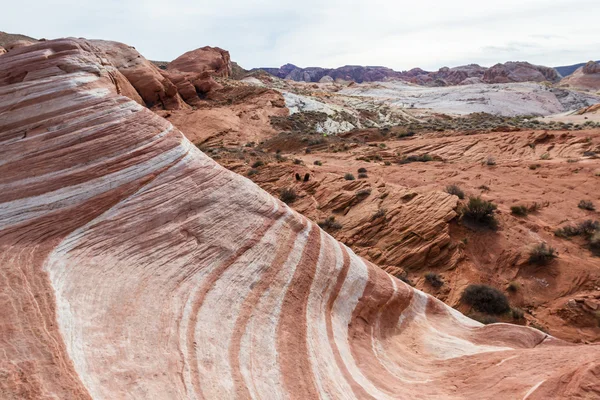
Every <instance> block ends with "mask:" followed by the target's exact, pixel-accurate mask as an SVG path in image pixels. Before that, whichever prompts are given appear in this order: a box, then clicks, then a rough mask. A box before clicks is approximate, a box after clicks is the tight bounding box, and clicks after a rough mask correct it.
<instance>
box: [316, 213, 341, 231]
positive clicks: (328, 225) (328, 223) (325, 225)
mask: <svg viewBox="0 0 600 400" xmlns="http://www.w3.org/2000/svg"><path fill="white" fill-rule="evenodd" d="M318 225H319V227H321V229H324V230H326V231H333V230H337V229H341V228H342V224H340V223H339V222H335V217H334V216H333V215H332V216H330V217H328V218H327V219H325V220H323V221H321V222H319V223H318Z"/></svg>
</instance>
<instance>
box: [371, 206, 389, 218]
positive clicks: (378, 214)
mask: <svg viewBox="0 0 600 400" xmlns="http://www.w3.org/2000/svg"><path fill="white" fill-rule="evenodd" d="M386 212H387V210H386V209H385V208H380V209H379V210H377V211H376V212H375V214H373V218H372V219H377V218H381V217H385V213H386Z"/></svg>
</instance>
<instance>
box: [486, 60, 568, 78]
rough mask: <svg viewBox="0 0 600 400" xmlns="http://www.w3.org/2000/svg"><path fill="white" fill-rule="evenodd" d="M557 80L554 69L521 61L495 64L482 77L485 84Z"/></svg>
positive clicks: (557, 76) (556, 73) (558, 76)
mask: <svg viewBox="0 0 600 400" xmlns="http://www.w3.org/2000/svg"><path fill="white" fill-rule="evenodd" d="M558 80H560V75H559V74H558V72H556V70H555V69H554V68H549V67H544V66H541V65H533V64H530V63H528V62H522V61H516V62H515V61H509V62H507V63H504V64H496V65H494V66H493V67H491V68H489V69H487V70H486V71H485V73H484V75H483V81H484V82H485V83H509V82H543V81H549V82H557V81H558Z"/></svg>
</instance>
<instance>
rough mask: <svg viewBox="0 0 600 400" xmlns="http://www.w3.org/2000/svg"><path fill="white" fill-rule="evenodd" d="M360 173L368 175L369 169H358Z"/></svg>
mask: <svg viewBox="0 0 600 400" xmlns="http://www.w3.org/2000/svg"><path fill="white" fill-rule="evenodd" d="M358 173H359V174H366V173H367V169H366V168H362V167H361V168H359V169H358Z"/></svg>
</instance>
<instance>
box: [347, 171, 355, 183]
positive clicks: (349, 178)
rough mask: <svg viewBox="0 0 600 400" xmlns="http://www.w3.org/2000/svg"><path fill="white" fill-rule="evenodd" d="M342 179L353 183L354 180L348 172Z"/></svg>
mask: <svg viewBox="0 0 600 400" xmlns="http://www.w3.org/2000/svg"><path fill="white" fill-rule="evenodd" d="M344 179H345V180H347V181H353V180H354V179H356V178H355V177H354V175H352V174H351V173H350V172H347V173H346V175H344Z"/></svg>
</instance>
